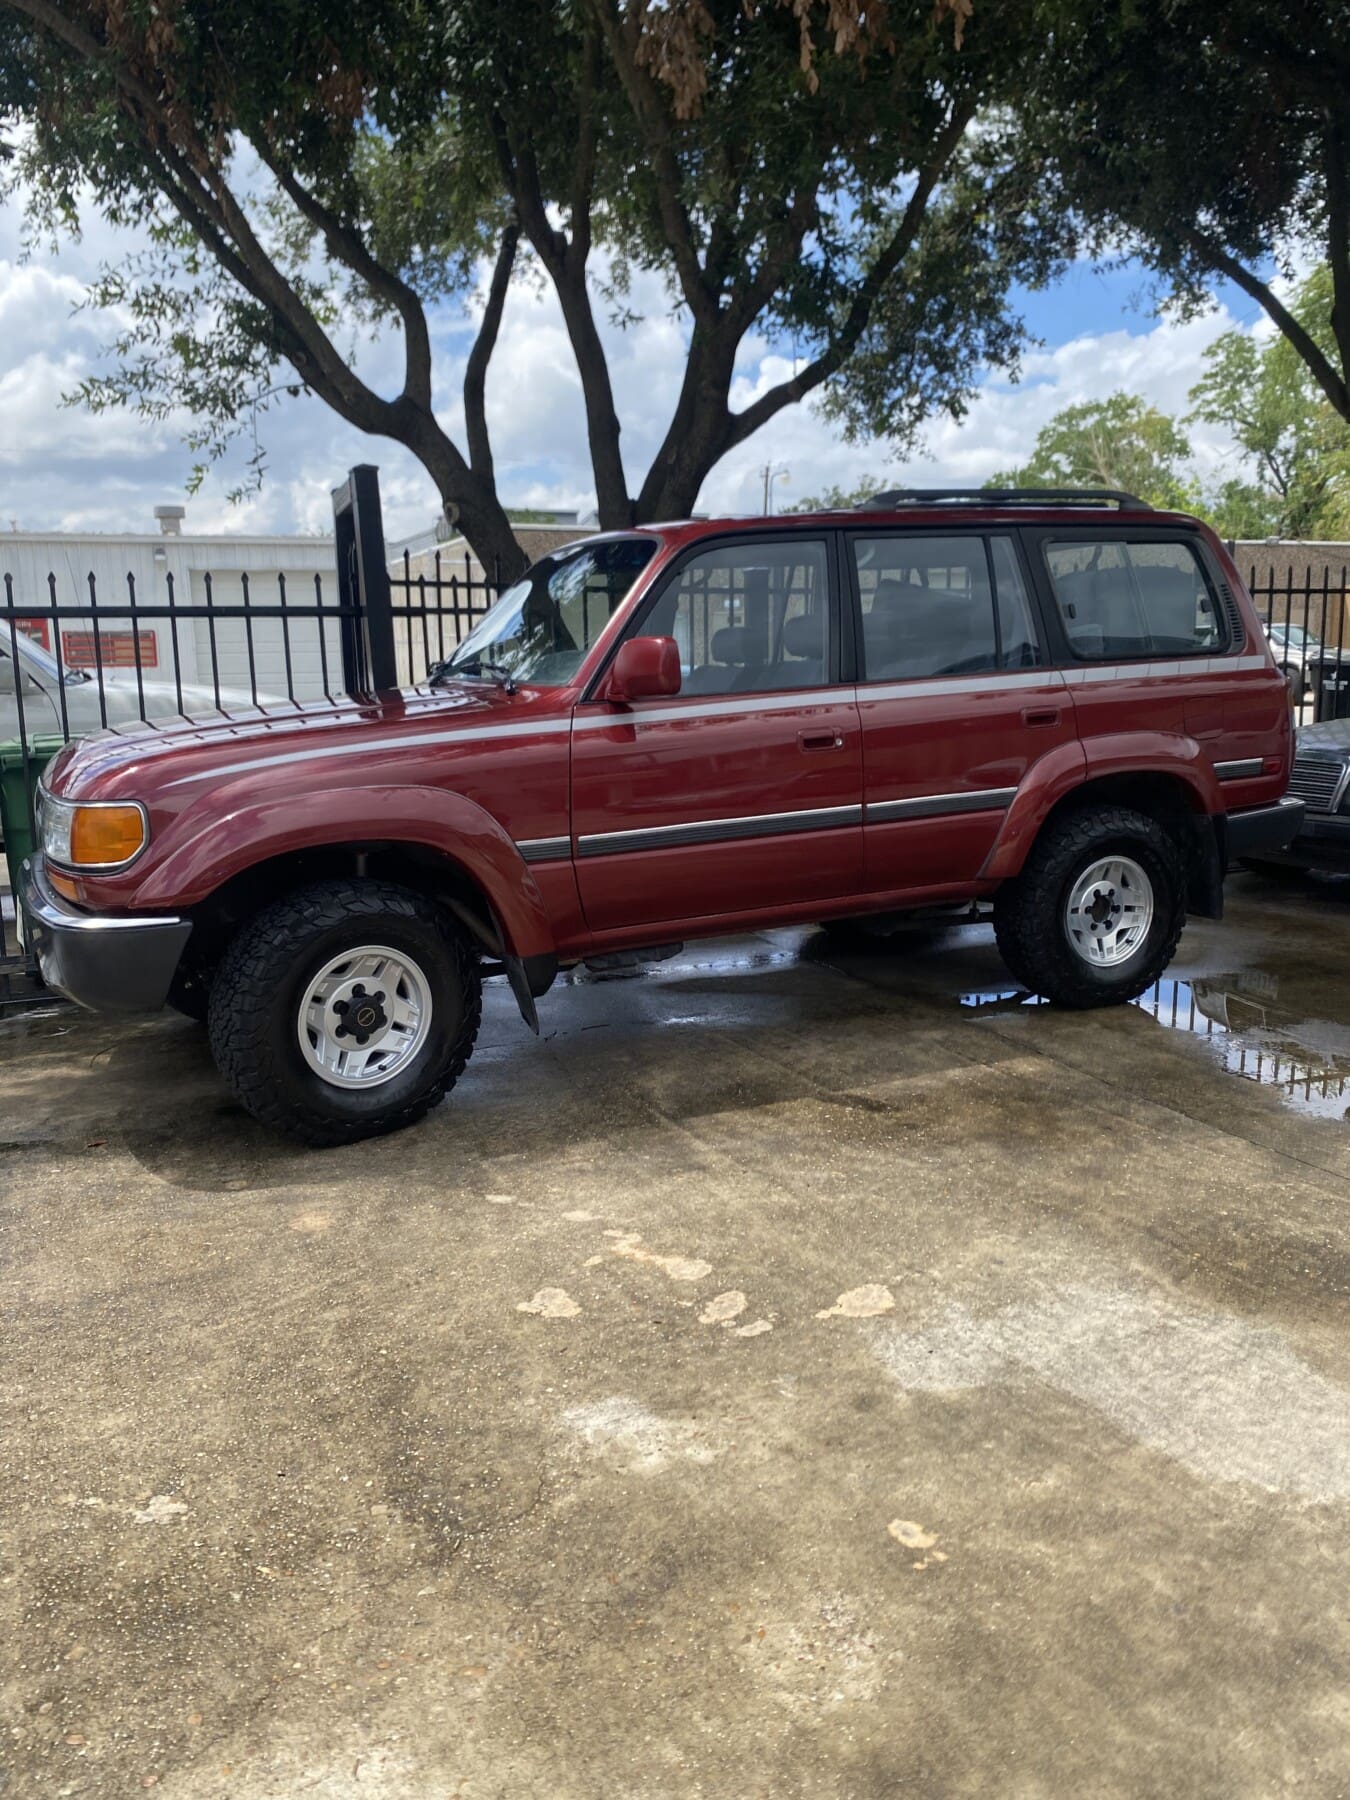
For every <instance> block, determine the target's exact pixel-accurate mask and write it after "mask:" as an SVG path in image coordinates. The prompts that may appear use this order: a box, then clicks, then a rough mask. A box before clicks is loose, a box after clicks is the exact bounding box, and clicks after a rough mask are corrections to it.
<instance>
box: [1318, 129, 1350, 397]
mask: <svg viewBox="0 0 1350 1800" xmlns="http://www.w3.org/2000/svg"><path fill="white" fill-rule="evenodd" d="M1323 117H1324V119H1325V121H1326V129H1325V132H1324V134H1323V140H1322V142H1323V150H1324V153H1325V161H1326V176H1327V261H1328V262H1329V263H1330V265H1331V293H1332V303H1331V330H1332V334H1333V335H1334V337H1335V339H1336V345H1337V348H1338V349H1339V351H1340V353H1341V372H1342V374H1350V217H1347V216H1346V208H1347V206H1350V193H1348V192H1347V180H1346V160H1345V135H1344V133H1343V132H1342V131H1341V128H1340V124H1339V122H1338V121H1337V119H1336V116H1335V114H1334V113H1333V112H1332V111H1331V109H1330V108H1328V109H1327V110H1326V112H1325V113H1324V115H1323Z"/></svg>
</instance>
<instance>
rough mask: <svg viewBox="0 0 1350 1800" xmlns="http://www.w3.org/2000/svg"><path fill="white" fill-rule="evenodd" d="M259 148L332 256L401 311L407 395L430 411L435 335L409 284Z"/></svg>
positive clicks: (265, 147)
mask: <svg viewBox="0 0 1350 1800" xmlns="http://www.w3.org/2000/svg"><path fill="white" fill-rule="evenodd" d="M254 149H255V150H257V152H258V155H259V156H260V157H261V158H262V161H263V163H264V164H265V165H266V167H267V168H268V169H269V170H270V171H271V173H272V176H273V179H274V180H275V181H276V182H277V185H278V186H279V187H280V188H281V190H282V192H283V193H284V194H285V195H286V197H287V199H289V200H290V201H291V203H292V205H293V206H294V207H295V208H296V210H297V212H299V213H300V214H301V216H302V217H304V218H306V219H308V220H309V222H310V224H311V225H313V226H314V227H315V228H316V229H317V230H318V231H320V232H322V233H323V238H324V242H325V243H326V244H327V246H328V250H329V253H330V254H331V255H332V256H333V257H334V258H335V259H336V260H337V261H338V262H341V263H344V264H345V265H346V266H347V268H349V269H350V270H351V271H352V273H353V274H354V275H356V276H357V277H359V279H360V280H362V281H364V282H365V284H366V286H367V287H368V288H370V289H371V291H372V292H373V293H375V294H378V295H379V296H380V298H381V299H382V300H386V301H387V302H388V303H389V304H390V305H391V306H392V307H393V308H394V309H395V311H396V312H397V313H398V316H399V318H400V319H401V321H402V323H403V342H404V355H405V376H404V382H403V392H404V394H405V396H406V397H407V398H408V399H409V400H411V401H413V402H414V404H415V405H417V406H422V407H425V408H427V409H428V410H430V407H431V335H430V333H429V331H428V330H427V319H426V313H425V312H424V311H423V308H422V302H421V301H420V300H419V299H418V297H417V295H416V294H415V293H414V292H413V290H412V289H411V288H410V287H409V286H408V284H407V282H405V281H404V280H402V279H401V277H400V276H398V275H396V274H395V273H394V271H393V270H392V269H387V268H385V266H384V264H383V263H382V262H380V261H379V260H378V258H377V257H376V256H375V255H374V254H373V253H372V252H371V250H370V249H369V247H368V246H367V244H366V243H365V241H364V239H363V238H362V237H361V234H360V232H358V231H357V230H355V228H354V227H353V226H351V225H349V224H347V223H346V221H345V220H343V219H340V218H339V217H338V216H337V214H336V213H335V212H333V211H332V209H331V208H330V207H327V206H325V205H324V203H323V201H321V200H320V199H319V197H318V196H317V195H316V194H314V193H312V192H311V191H310V189H308V188H307V187H305V186H304V184H303V183H302V182H301V181H300V180H299V178H298V177H297V176H296V175H295V174H294V173H293V171H291V170H290V169H287V168H284V167H283V166H282V165H281V164H280V163H278V161H277V159H276V156H275V154H274V152H273V150H272V148H271V146H270V144H266V143H263V144H259V143H254Z"/></svg>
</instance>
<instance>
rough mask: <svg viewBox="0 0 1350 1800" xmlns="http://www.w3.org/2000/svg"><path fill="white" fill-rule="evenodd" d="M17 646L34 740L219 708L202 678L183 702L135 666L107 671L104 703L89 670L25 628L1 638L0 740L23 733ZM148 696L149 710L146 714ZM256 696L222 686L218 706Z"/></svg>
mask: <svg viewBox="0 0 1350 1800" xmlns="http://www.w3.org/2000/svg"><path fill="white" fill-rule="evenodd" d="M16 649H17V651H18V658H19V665H20V668H19V680H20V681H21V682H22V700H23V735H24V737H25V738H27V739H29V740H30V741H31V740H32V739H33V738H38V737H51V736H55V737H72V738H77V737H84V736H86V735H87V734H88V733H89V732H91V731H100V730H102V728H103V726H104V724H105V722H106V723H107V724H108V725H125V724H128V723H130V722H131V721H132V720H134V719H140V718H141V717H142V716H144V717H145V718H146V719H148V720H150V721H151V722H152V723H154V722H157V721H160V720H164V719H172V718H174V717H175V716H177V715H178V714H179V713H180V712H185V713H188V714H190V715H192V716H193V717H196V716H197V715H199V714H202V713H214V712H216V710H217V701H216V690H215V688H214V687H211V686H205V687H203V686H202V685H201V684H199V683H194V682H186V681H185V682H184V683H183V685H182V690H181V692H182V704H181V706H180V704H179V691H180V690H179V688H178V685H177V684H176V683H175V682H173V681H164V680H162V679H159V680H156V679H153V678H152V677H150V676H148V675H144V676H142V679H141V683H140V687H139V688H138V687H137V683H136V675H135V671H134V670H132V669H118V670H116V671H113V670H110V669H107V668H105V669H104V671H103V704H102V706H100V704H99V683H98V682H97V681H96V680H95V679H94V676H93V674H92V672H91V671H90V670H88V669H66V670H64V671H62V670H61V669H60V668H59V667H58V666H57V662H56V658H55V657H54V656H53V655H52V654H51V653H50V651H48V650H44V649H43V647H42V645H41V644H38V643H35V642H34V641H33V639H32V638H30V637H26V636H25V635H24V634H23V633H22V632H18V633H16V634H15V635H14V637H13V639H10V638H7V637H6V638H0V741H7V740H9V739H11V738H17V737H18V736H19V700H20V697H21V696H20V694H19V693H16V692H15V688H16V676H15V667H14V656H13V651H14V650H16ZM142 695H144V709H145V710H144V715H142V710H141V705H142ZM253 704H254V701H253V696H252V695H251V694H249V693H245V692H242V691H240V690H239V689H235V688H221V690H220V701H219V710H221V711H223V712H231V713H233V712H242V711H248V710H251V709H252V707H253ZM258 704H259V705H262V706H265V705H268V704H279V702H278V700H277V697H276V696H275V695H269V694H259V696H258Z"/></svg>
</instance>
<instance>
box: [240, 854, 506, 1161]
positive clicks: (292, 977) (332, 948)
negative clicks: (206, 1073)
mask: <svg viewBox="0 0 1350 1800" xmlns="http://www.w3.org/2000/svg"><path fill="white" fill-rule="evenodd" d="M481 1010H482V994H481V986H480V981H479V974H478V964H477V959H476V957H475V955H474V953H473V951H472V949H471V948H470V947H469V945H468V943H467V942H466V941H465V939H464V937H463V936H462V935H461V933H460V931H459V929H458V927H457V926H456V925H455V923H454V921H453V920H452V919H450V918H449V917H448V915H446V914H445V913H443V912H442V911H441V909H440V908H439V907H437V906H435V905H433V904H432V902H430V901H429V900H426V899H424V898H423V896H422V895H420V894H417V893H414V892H412V891H411V890H410V889H408V888H402V887H398V886H395V885H394V884H393V883H391V882H384V881H366V880H361V881H324V882H318V883H315V884H314V885H313V886H312V887H307V888H303V889H300V890H299V891H297V892H296V893H294V894H289V895H287V896H286V897H285V898H284V899H282V900H278V901H275V902H274V903H273V904H272V905H271V906H268V907H265V908H264V909H263V911H262V912H260V913H259V914H258V915H257V917H256V918H254V919H252V920H251V921H250V922H249V923H248V924H247V925H245V926H244V928H243V929H242V930H241V931H240V933H239V935H238V936H237V937H236V938H235V940H234V942H233V943H232V944H231V946H230V948H229V950H228V951H227V952H226V955H225V958H224V960H223V961H222V963H221V965H220V967H219V969H218V970H217V972H216V975H215V979H214V980H213V981H212V984H211V1001H210V1010H209V1014H208V1020H207V1024H208V1030H209V1032H210V1039H211V1052H212V1055H213V1056H214V1057H215V1060H216V1065H217V1067H218V1068H219V1069H220V1072H221V1074H222V1075H224V1077H225V1079H226V1080H227V1081H228V1082H229V1084H230V1086H231V1088H232V1089H233V1090H234V1093H235V1095H236V1097H237V1098H238V1100H239V1101H240V1103H241V1105H243V1106H244V1108H245V1109H246V1110H247V1111H248V1112H250V1113H252V1115H253V1117H254V1118H255V1119H259V1120H261V1121H262V1123H263V1124H265V1125H273V1126H276V1127H277V1128H279V1129H280V1130H282V1131H285V1132H288V1133H289V1134H290V1135H291V1136H292V1137H297V1138H300V1139H301V1140H302V1141H303V1142H304V1143H307V1144H315V1145H329V1144H348V1143H353V1142H355V1141H356V1140H357V1139H358V1138H366V1137H375V1136H378V1135H380V1134H381V1133H383V1132H387V1131H396V1130H398V1129H399V1127H400V1126H403V1125H411V1124H413V1123H414V1122H415V1121H416V1120H418V1119H420V1118H421V1117H422V1115H423V1114H424V1113H425V1112H426V1111H427V1110H428V1108H429V1107H432V1106H434V1105H435V1104H436V1102H437V1101H438V1100H440V1099H441V1098H442V1096H443V1095H444V1094H445V1093H446V1092H447V1090H448V1089H449V1088H451V1087H453V1086H454V1084H455V1082H456V1081H457V1080H458V1079H459V1077H460V1075H461V1074H462V1073H463V1070H464V1065H465V1064H466V1063H467V1062H468V1060H469V1056H470V1053H471V1052H472V1050H473V1045H474V1039H475V1038H476V1037H477V1035H478V1023H479V1018H480V1015H481Z"/></svg>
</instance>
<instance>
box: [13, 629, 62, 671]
mask: <svg viewBox="0 0 1350 1800" xmlns="http://www.w3.org/2000/svg"><path fill="white" fill-rule="evenodd" d="M15 642H16V644H17V647H18V652H19V661H20V662H21V663H23V664H24V665H25V668H26V672H27V673H28V674H29V675H45V676H46V678H47V680H48V681H50V682H52V683H55V681H56V679H57V669H56V658H55V657H54V656H52V655H51V653H50V652H49V651H47V650H44V649H43V647H42V645H41V644H39V643H37V642H36V640H35V639H33V638H30V637H29V636H28V633H27V632H26V631H19V632H17V633H16V634H15ZM0 656H3V657H4V659H5V661H6V662H8V661H9V660H10V645H9V643H7V642H6V643H3V644H0Z"/></svg>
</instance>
